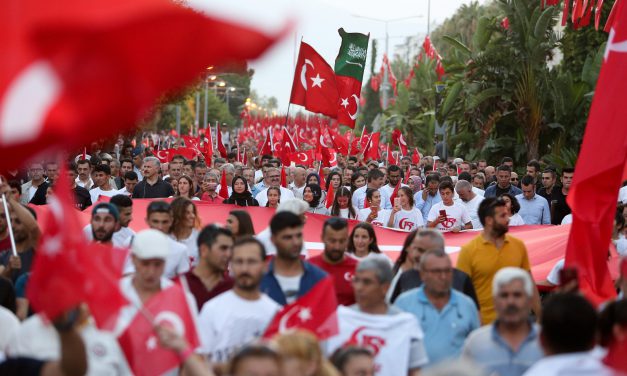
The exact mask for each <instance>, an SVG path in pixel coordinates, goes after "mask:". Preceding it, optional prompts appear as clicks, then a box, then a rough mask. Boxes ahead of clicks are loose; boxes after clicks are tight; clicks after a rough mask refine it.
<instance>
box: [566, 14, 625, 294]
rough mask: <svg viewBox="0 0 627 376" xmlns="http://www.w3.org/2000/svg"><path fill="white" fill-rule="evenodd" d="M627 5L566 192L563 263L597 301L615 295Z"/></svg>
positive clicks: (617, 24)
mask: <svg viewBox="0 0 627 376" xmlns="http://www.w3.org/2000/svg"><path fill="white" fill-rule="evenodd" d="M625 45H627V7H626V6H625V4H624V2H621V3H620V4H619V9H618V17H617V18H616V22H615V23H614V24H613V26H612V28H611V30H610V33H609V40H608V42H607V47H606V50H605V56H604V62H603V65H602V67H601V72H600V74H599V80H598V81H597V88H596V90H595V96H594V99H593V101H592V107H591V108H590V116H589V118H588V125H587V126H586V131H585V133H584V138H583V143H582V145H581V151H580V153H579V158H578V159H577V165H576V167H575V175H574V178H573V182H572V185H571V188H570V192H569V194H568V198H567V201H568V204H569V205H570V207H571V209H572V214H573V224H572V228H571V230H570V235H569V238H568V246H567V249H566V262H565V266H566V267H573V266H574V267H576V268H577V269H578V270H579V286H580V289H581V291H582V292H583V293H584V294H585V296H586V297H587V298H588V299H589V300H591V301H592V302H593V303H595V304H597V305H599V304H601V303H602V302H604V301H606V300H608V299H611V298H613V297H614V296H615V295H616V292H615V290H614V285H613V283H612V278H611V276H610V273H609V272H608V268H607V257H608V249H609V245H610V238H611V235H612V226H613V220H614V213H615V211H616V201H617V197H618V190H619V188H620V186H621V177H622V173H623V168H624V167H625V163H626V162H627V147H626V145H627V132H625V125H624V119H625V118H627V100H626V99H625V98H626V97H625V95H624V92H625V88H624V82H625V81H626V80H627V70H625V66H627V47H625Z"/></svg>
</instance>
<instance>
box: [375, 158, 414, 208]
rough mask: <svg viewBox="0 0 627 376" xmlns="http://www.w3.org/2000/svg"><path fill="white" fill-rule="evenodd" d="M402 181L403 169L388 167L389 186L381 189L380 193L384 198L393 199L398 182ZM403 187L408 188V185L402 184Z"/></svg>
mask: <svg viewBox="0 0 627 376" xmlns="http://www.w3.org/2000/svg"><path fill="white" fill-rule="evenodd" d="M401 179H402V176H401V168H400V167H398V166H397V165H389V166H388V184H386V185H384V186H383V187H381V188H379V192H381V194H382V195H383V196H387V197H392V193H393V192H394V188H396V184H398V182H399V181H400V180H401ZM401 187H407V185H406V184H403V183H401ZM390 204H391V203H390Z"/></svg>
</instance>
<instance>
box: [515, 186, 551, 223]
mask: <svg viewBox="0 0 627 376" xmlns="http://www.w3.org/2000/svg"><path fill="white" fill-rule="evenodd" d="M516 199H517V200H518V203H519V204H520V210H519V211H518V214H520V216H521V217H522V219H523V220H524V221H525V224H527V225H550V224H551V209H549V202H548V201H547V200H546V199H545V198H544V197H542V196H540V195H537V194H534V195H533V197H532V198H531V199H527V198H525V195H524V194H523V193H521V194H519V195H517V196H516Z"/></svg>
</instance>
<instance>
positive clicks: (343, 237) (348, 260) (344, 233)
mask: <svg viewBox="0 0 627 376" xmlns="http://www.w3.org/2000/svg"><path fill="white" fill-rule="evenodd" d="M322 242H323V243H324V252H323V253H322V254H320V255H318V256H315V257H312V258H310V259H309V262H310V263H312V264H314V265H316V266H317V267H319V268H320V269H322V270H324V271H325V272H327V273H329V274H330V275H331V276H333V283H334V284H335V294H336V295H337V302H338V303H339V304H342V305H345V306H350V305H353V304H355V292H354V291H353V285H352V280H353V276H354V275H355V268H357V260H355V259H354V258H352V257H348V256H347V255H346V246H347V245H348V221H347V220H346V219H344V218H339V217H331V218H329V219H327V220H326V221H325V222H324V225H323V226H322Z"/></svg>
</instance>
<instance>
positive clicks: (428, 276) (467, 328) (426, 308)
mask: <svg viewBox="0 0 627 376" xmlns="http://www.w3.org/2000/svg"><path fill="white" fill-rule="evenodd" d="M452 265H453V264H452V263H451V259H450V258H449V256H448V255H447V254H446V252H444V250H443V249H438V250H432V251H427V252H425V253H424V254H423V255H422V257H421V258H420V275H421V277H422V282H423V283H422V286H420V287H419V288H417V289H413V290H410V291H407V292H405V293H403V294H402V295H401V296H399V297H398V299H397V300H396V302H395V303H394V305H395V306H397V307H398V308H400V309H402V310H403V311H406V312H409V313H411V314H413V315H414V316H416V319H417V320H418V321H419V322H420V325H421V326H422V328H423V330H424V331H425V348H426V350H427V355H428V356H429V361H430V364H436V363H438V362H441V361H443V360H446V359H451V358H457V357H458V356H459V354H460V353H461V350H462V345H463V343H464V340H465V339H466V337H467V336H468V335H469V334H470V332H472V331H473V330H475V329H477V328H479V326H480V323H479V315H478V313H477V309H476V306H475V303H474V302H473V301H472V299H470V298H469V297H467V296H466V295H464V294H462V293H460V292H458V291H455V290H453V289H452V287H451V286H452V285H453V266H452Z"/></svg>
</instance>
